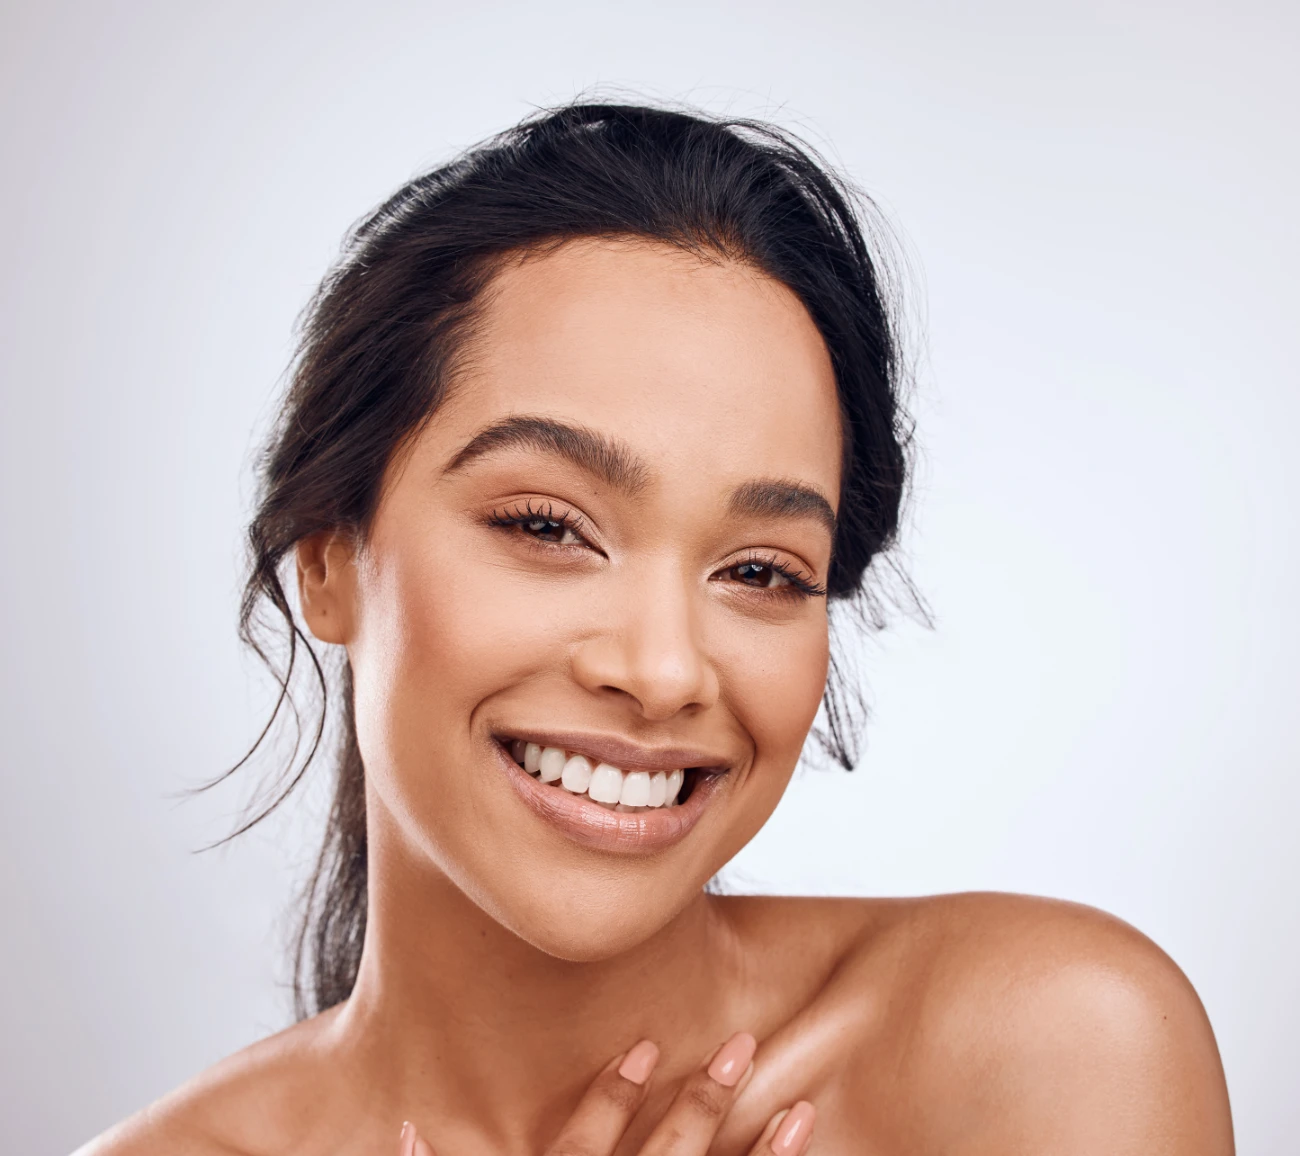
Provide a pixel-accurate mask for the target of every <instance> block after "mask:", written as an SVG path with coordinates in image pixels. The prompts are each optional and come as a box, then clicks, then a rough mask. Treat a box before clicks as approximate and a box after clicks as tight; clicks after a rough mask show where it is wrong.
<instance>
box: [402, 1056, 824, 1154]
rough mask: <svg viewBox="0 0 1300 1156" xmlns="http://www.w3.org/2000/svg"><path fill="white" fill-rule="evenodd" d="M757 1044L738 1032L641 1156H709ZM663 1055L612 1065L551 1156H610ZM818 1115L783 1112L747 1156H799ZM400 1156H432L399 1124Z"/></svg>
mask: <svg viewBox="0 0 1300 1156" xmlns="http://www.w3.org/2000/svg"><path fill="white" fill-rule="evenodd" d="M755 1047H756V1045H755V1043H754V1037H753V1036H751V1035H749V1034H748V1033H746V1032H740V1033H739V1034H737V1035H734V1036H732V1037H731V1039H729V1040H728V1041H727V1042H726V1043H725V1044H723V1045H722V1047H721V1048H719V1049H718V1050H717V1051H716V1052H715V1053H714V1054H713V1056H712V1057H711V1058H710V1060H709V1062H708V1064H707V1065H706V1066H704V1067H702V1068H700V1069H699V1070H698V1071H697V1072H695V1074H694V1075H692V1076H690V1077H689V1078H688V1079H687V1081H686V1083H685V1084H683V1085H682V1088H681V1091H679V1092H678V1093H677V1096H676V1098H675V1099H674V1100H673V1102H672V1104H671V1105H670V1106H669V1108H668V1111H667V1112H665V1113H664V1116H663V1118H662V1119H661V1120H660V1121H659V1123H658V1124H657V1125H656V1126H655V1129H654V1131H653V1132H651V1133H650V1136H649V1138H648V1139H647V1140H646V1142H645V1143H644V1144H643V1145H642V1146H641V1149H640V1152H639V1156H706V1153H707V1152H708V1150H709V1145H710V1144H712V1143H713V1138H714V1136H715V1135H717V1132H718V1129H719V1128H720V1127H721V1126H722V1122H723V1121H724V1120H725V1119H726V1118H727V1113H728V1112H730V1111H731V1106H732V1104H733V1103H735V1100H736V1097H737V1096H738V1095H740V1092H741V1090H742V1089H743V1088H744V1086H745V1084H746V1083H747V1082H748V1081H749V1077H750V1074H751V1073H752V1072H753V1070H754V1065H753V1064H752V1062H751V1061H752V1060H753V1057H754V1049H755ZM658 1062H659V1049H658V1048H657V1047H655V1045H654V1044H652V1043H651V1042H650V1041H649V1040H642V1041H641V1043H639V1044H637V1045H636V1047H634V1048H633V1049H632V1050H631V1051H629V1052H627V1053H626V1054H625V1055H622V1056H617V1057H616V1058H614V1059H613V1060H611V1061H610V1062H609V1063H608V1064H607V1065H606V1066H605V1069H604V1071H602V1072H601V1073H600V1075H598V1076H597V1077H596V1078H595V1080H594V1081H592V1084H591V1087H590V1088H588V1089H587V1092H586V1094H585V1095H584V1096H583V1097H582V1100H581V1101H580V1102H579V1104H578V1107H577V1108H576V1109H575V1110H574V1113H573V1115H572V1116H570V1117H569V1119H568V1120H567V1121H566V1122H565V1125H564V1127H563V1128H561V1129H560V1134H559V1135H558V1136H557V1137H556V1138H555V1139H554V1140H553V1141H552V1142H551V1145H550V1147H548V1148H547V1149H546V1156H561V1154H563V1156H613V1152H614V1149H615V1148H617V1147H618V1143H619V1141H620V1140H621V1139H622V1138H623V1133H624V1132H625V1131H627V1127H628V1125H629V1124H630V1123H631V1122H632V1117H633V1116H635V1115H636V1113H637V1110H638V1109H639V1108H640V1107H641V1105H642V1103H643V1102H644V1101H645V1097H646V1092H647V1090H648V1085H649V1082H650V1075H651V1073H652V1072H653V1071H654V1068H655V1064H657V1063H658ZM814 1115H815V1110H814V1108H813V1106H812V1105H811V1104H810V1103H808V1101H807V1100H801V1101H799V1103H797V1104H795V1105H794V1107H792V1108H790V1109H788V1110H786V1111H782V1112H778V1113H777V1114H776V1115H775V1116H773V1117H772V1119H771V1120H769V1121H768V1124H767V1127H766V1128H764V1129H763V1134H762V1135H761V1136H760V1137H759V1138H758V1140H757V1141H756V1142H755V1144H754V1146H753V1148H751V1149H750V1156H800V1154H801V1153H802V1152H803V1151H804V1150H805V1149H806V1148H807V1147H808V1139H809V1137H810V1136H811V1135H812V1126H813V1117H814ZM399 1153H400V1156H435V1154H434V1151H433V1149H432V1148H431V1147H429V1145H428V1144H427V1143H426V1142H425V1140H424V1138H423V1137H421V1136H420V1135H418V1134H417V1132H416V1130H415V1126H414V1125H413V1124H403V1125H402V1140H401V1148H400V1149H399Z"/></svg>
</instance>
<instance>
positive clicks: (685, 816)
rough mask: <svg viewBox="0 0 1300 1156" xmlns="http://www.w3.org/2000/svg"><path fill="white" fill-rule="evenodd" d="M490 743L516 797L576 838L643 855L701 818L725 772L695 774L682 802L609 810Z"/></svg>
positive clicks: (674, 840) (659, 848)
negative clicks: (530, 769) (545, 780)
mask: <svg viewBox="0 0 1300 1156" xmlns="http://www.w3.org/2000/svg"><path fill="white" fill-rule="evenodd" d="M492 746H493V747H494V748H495V750H496V752H497V757H498V759H499V760H500V762H501V764H502V766H503V768H504V770H505V773H506V778H507V780H508V781H509V783H510V785H511V786H512V787H513V788H514V789H515V791H516V792H517V793H518V795H519V797H520V798H521V799H523V801H524V802H525V803H526V804H527V805H528V806H529V807H530V808H532V810H533V811H534V812H535V813H536V814H537V815H539V816H540V817H541V818H543V819H545V820H546V821H547V822H548V823H550V824H551V825H552V826H553V827H557V828H559V830H560V831H561V832H563V833H564V834H565V835H567V836H568V837H569V838H570V839H572V840H573V841H574V842H575V843H581V844H582V845H583V846H584V847H590V848H592V849H593V850H595V851H611V852H616V853H622V854H632V855H635V854H643V855H644V854H651V853H653V852H655V851H663V850H665V849H667V848H669V847H672V846H673V845H675V844H677V843H680V842H681V841H682V840H683V839H685V838H686V836H687V835H688V834H689V833H690V831H691V829H692V828H693V827H694V826H695V824H696V823H698V822H699V821H700V817H701V816H702V815H703V814H704V810H705V808H706V807H708V805H709V804H710V803H711V802H712V801H713V799H714V798H715V797H716V796H717V795H718V793H719V791H720V790H721V788H722V781H723V779H725V778H726V775H725V774H717V775H698V776H697V777H696V780H695V786H694V788H693V789H692V790H691V793H690V795H689V797H688V798H687V799H686V801H685V802H684V803H679V804H678V805H677V806H675V807H660V808H658V809H657V810H653V811H638V812H636V813H635V814H630V813H628V812H626V811H611V810H609V808H607V807H602V806H601V805H600V804H599V803H593V802H592V801H591V800H590V799H589V798H587V796H586V795H575V794H573V793H571V792H569V791H566V790H564V789H563V788H562V787H552V786H549V785H546V784H543V783H541V782H539V781H538V780H537V779H535V778H533V776H532V775H530V774H529V773H528V772H527V771H525V770H524V768H523V767H521V766H520V765H519V764H518V763H517V762H515V761H514V759H512V758H511V757H510V755H509V754H508V753H507V752H506V750H505V749H504V748H503V747H502V746H501V745H500V744H499V743H496V742H493V744H492Z"/></svg>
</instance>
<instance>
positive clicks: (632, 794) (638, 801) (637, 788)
mask: <svg viewBox="0 0 1300 1156" xmlns="http://www.w3.org/2000/svg"><path fill="white" fill-rule="evenodd" d="M618 801H619V802H620V803H621V804H623V806H625V807H648V806H649V805H650V775H649V774H648V773H647V772H645V771H628V772H627V774H625V775H624V776H623V789H622V791H620V792H619V796H618Z"/></svg>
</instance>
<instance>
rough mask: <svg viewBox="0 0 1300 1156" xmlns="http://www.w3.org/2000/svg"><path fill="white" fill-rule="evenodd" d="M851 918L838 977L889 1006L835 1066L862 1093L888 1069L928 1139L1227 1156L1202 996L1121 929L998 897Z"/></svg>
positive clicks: (1227, 1135)
mask: <svg viewBox="0 0 1300 1156" xmlns="http://www.w3.org/2000/svg"><path fill="white" fill-rule="evenodd" d="M861 919H862V926H863V928H864V934H863V936H862V938H861V939H860V940H859V941H858V942H857V943H856V944H855V945H854V947H853V948H852V950H851V951H850V952H849V953H848V956H847V957H846V960H845V963H844V965H843V966H842V968H841V971H842V973H843V977H844V981H845V982H847V984H848V986H849V988H850V989H851V988H852V987H853V986H855V985H860V986H861V987H863V988H864V989H866V988H869V989H870V990H871V991H873V992H877V993H878V992H879V991H880V989H881V985H882V983H884V984H886V985H887V990H888V992H889V995H890V999H889V1011H888V1013H887V1014H885V1015H881V1016H878V1017H877V1019H876V1020H875V1021H874V1030H872V1031H870V1032H868V1033H866V1034H865V1035H864V1036H863V1039H864V1041H865V1042H864V1046H863V1048H862V1050H861V1053H860V1056H859V1057H858V1061H859V1062H855V1063H853V1064H852V1065H851V1066H850V1070H852V1071H853V1072H855V1073H857V1075H858V1081H857V1083H858V1087H857V1093H858V1096H859V1102H860V1103H862V1104H864V1105H865V1104H868V1103H870V1102H871V1099H872V1093H873V1091H874V1090H875V1089H878V1088H879V1087H880V1086H881V1084H882V1081H884V1080H888V1081H889V1083H890V1084H891V1086H892V1087H893V1090H894V1093H895V1095H896V1097H897V1102H898V1103H899V1104H900V1105H901V1106H902V1108H903V1112H902V1114H901V1115H900V1117H899V1122H900V1124H902V1125H903V1127H904V1128H905V1129H906V1130H907V1132H908V1133H910V1134H911V1135H912V1136H913V1137H915V1138H919V1137H920V1136H922V1135H923V1136H925V1138H926V1143H925V1145H924V1146H925V1147H926V1148H929V1147H933V1148H934V1149H935V1150H938V1151H944V1152H953V1153H958V1152H986V1151H989V1152H992V1151H997V1152H1001V1153H1012V1152H1021V1151H1024V1152H1030V1151H1033V1152H1042V1151H1052V1152H1060V1153H1073V1152H1079V1153H1084V1152H1088V1153H1092V1152H1100V1151H1105V1152H1108V1153H1112V1154H1120V1153H1129V1152H1132V1153H1139V1152H1141V1153H1151V1152H1162V1153H1178V1154H1187V1156H1193V1154H1197V1156H1200V1154H1204V1156H1210V1154H1215V1156H1226V1154H1229V1153H1231V1152H1232V1151H1233V1141H1232V1125H1231V1117H1230V1113H1229V1109H1228V1098H1227V1091H1226V1085H1225V1082H1224V1076H1223V1069H1222V1065H1221V1063H1220V1060H1219V1054H1218V1048H1217V1046H1216V1044H1215V1041H1214V1034H1213V1032H1212V1031H1211V1028H1210V1024H1209V1021H1208V1019H1207V1017H1206V1015H1205V1011H1204V1009H1203V1007H1202V1006H1201V1002H1200V1000H1199V998H1198V997H1197V995H1196V992H1195V991H1194V990H1193V988H1192V986H1191V984H1190V983H1189V982H1188V980H1187V978H1186V976H1184V975H1183V973H1182V971H1180V970H1179V968H1178V966H1177V965H1176V964H1175V963H1174V962H1173V961H1172V960H1171V959H1170V958H1169V957H1168V956H1167V955H1166V954H1165V953H1164V952H1163V951H1161V950H1160V948H1159V947H1157V946H1156V945H1155V944H1154V943H1153V942H1152V941H1151V940H1150V939H1148V938H1147V937H1146V936H1144V935H1142V934H1141V933H1140V932H1138V931H1137V930H1135V929H1134V928H1133V927H1130V926H1129V925H1128V924H1126V923H1124V922H1122V921H1121V920H1118V919H1116V918H1114V917H1112V916H1109V915H1106V914H1104V913H1103V912H1101V911H1097V910H1096V909H1094V908H1090V907H1084V906H1081V905H1078V904H1071V903H1062V902H1056V901H1051V900H1044V899H1034V898H1029V897H1025V896H1016V895H1002V894H967V895H950V896H939V897H934V898H928V899H919V900H901V901H893V902H892V903H890V904H886V905H884V906H881V905H880V904H873V903H871V902H870V901H867V903H866V905H865V906H864V907H863V908H862V911H861ZM886 1057H893V1060H894V1061H895V1062H894V1064H893V1066H892V1068H889V1070H886V1064H885V1063H882V1061H886ZM900 1057H901V1058H902V1060H903V1063H902V1065H901V1066H900V1065H898V1064H897V1062H896V1061H897V1060H898V1059H899V1058H900ZM909 1108H910V1113H909V1111H908V1109H909Z"/></svg>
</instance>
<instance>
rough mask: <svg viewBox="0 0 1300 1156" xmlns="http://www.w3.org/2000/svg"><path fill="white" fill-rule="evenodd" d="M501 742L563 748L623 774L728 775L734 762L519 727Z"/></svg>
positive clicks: (501, 734)
mask: <svg viewBox="0 0 1300 1156" xmlns="http://www.w3.org/2000/svg"><path fill="white" fill-rule="evenodd" d="M496 737H497V739H499V740H511V739H523V740H524V741H525V742H530V743H537V744H539V745H540V746H543V747H561V748H563V749H564V750H566V751H568V752H569V753H570V754H579V755H586V756H588V757H589V758H591V759H594V760H595V761H596V762H599V763H609V764H610V766H614V767H618V768H619V770H621V771H652V772H653V771H678V770H686V769H687V768H691V767H695V768H699V769H703V770H710V771H725V770H727V769H729V767H730V760H729V759H728V758H727V757H726V756H725V755H720V754H719V753H718V752H717V751H706V750H704V749H702V748H700V747H670V746H647V745H643V744H641V743H634V742H630V741H629V740H628V739H625V738H621V737H619V736H618V735H609V734H591V733H589V732H579V731H551V730H540V729H534V728H531V727H518V728H510V729H505V728H502V729H500V730H498V731H496Z"/></svg>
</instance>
